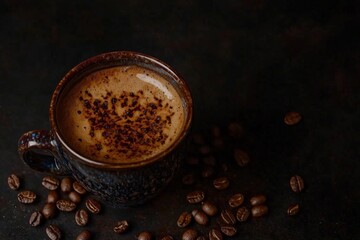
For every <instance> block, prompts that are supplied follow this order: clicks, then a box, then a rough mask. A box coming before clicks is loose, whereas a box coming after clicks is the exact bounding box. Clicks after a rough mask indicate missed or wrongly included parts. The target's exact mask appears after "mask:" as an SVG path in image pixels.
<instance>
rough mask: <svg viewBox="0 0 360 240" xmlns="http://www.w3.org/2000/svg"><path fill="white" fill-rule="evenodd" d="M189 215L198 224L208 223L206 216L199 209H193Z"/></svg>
mask: <svg viewBox="0 0 360 240" xmlns="http://www.w3.org/2000/svg"><path fill="white" fill-rule="evenodd" d="M191 215H192V216H193V218H194V219H195V221H196V222H197V223H198V224H200V225H206V224H208V223H209V218H208V216H207V215H206V214H205V213H204V212H203V211H201V210H197V209H194V210H192V212H191Z"/></svg>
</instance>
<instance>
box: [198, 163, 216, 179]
mask: <svg viewBox="0 0 360 240" xmlns="http://www.w3.org/2000/svg"><path fill="white" fill-rule="evenodd" d="M214 174H215V169H214V167H213V166H210V165H205V166H204V167H203V168H202V170H201V176H202V177H203V178H210V177H212V176H214Z"/></svg>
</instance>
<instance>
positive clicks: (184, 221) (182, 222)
mask: <svg viewBox="0 0 360 240" xmlns="http://www.w3.org/2000/svg"><path fill="white" fill-rule="evenodd" d="M191 219H192V216H191V214H190V213H188V212H183V213H182V214H180V216H179V218H178V220H177V225H178V226H179V227H182V228H183V227H186V226H188V225H189V224H190V223H191Z"/></svg>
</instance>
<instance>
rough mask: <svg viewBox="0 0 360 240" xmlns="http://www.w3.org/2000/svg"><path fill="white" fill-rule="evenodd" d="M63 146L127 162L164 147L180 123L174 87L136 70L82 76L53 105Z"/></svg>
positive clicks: (125, 68)
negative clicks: (64, 143) (56, 103)
mask: <svg viewBox="0 0 360 240" xmlns="http://www.w3.org/2000/svg"><path fill="white" fill-rule="evenodd" d="M57 119H58V126H59V129H60V132H61V134H62V135H63V138H64V139H65V142H66V143H67V144H68V145H69V146H70V147H71V148H72V149H74V150H75V151H76V152H78V153H79V154H81V155H83V156H85V157H87V158H90V159H92V160H97V161H100V162H118V163H129V162H138V161H142V160H144V159H148V158H150V157H152V156H154V155H157V154H159V153H160V152H162V151H164V150H165V149H166V148H168V147H169V146H170V145H171V144H172V143H173V142H174V140H176V139H177V137H178V136H179V133H180V132H181V130H182V128H183V124H184V110H183V107H182V102H181V99H180V97H179V95H178V93H177V92H176V90H175V89H174V87H173V86H172V85H171V84H170V83H169V82H167V81H166V80H165V79H164V78H163V77H162V76H160V75H159V74H157V73H155V72H153V71H151V70H149V69H146V68H142V67H138V66H119V67H113V68H107V69H102V70H99V71H96V72H93V73H91V74H89V75H87V76H85V77H84V78H83V79H82V80H81V81H79V82H78V83H77V84H76V85H75V86H73V87H72V88H71V89H70V90H69V91H68V92H66V93H63V95H62V96H61V99H60V101H59V104H58V106H57Z"/></svg>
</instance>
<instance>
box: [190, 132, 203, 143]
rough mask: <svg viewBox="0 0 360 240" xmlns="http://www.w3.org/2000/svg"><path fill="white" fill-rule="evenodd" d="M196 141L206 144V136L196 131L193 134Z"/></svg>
mask: <svg viewBox="0 0 360 240" xmlns="http://www.w3.org/2000/svg"><path fill="white" fill-rule="evenodd" d="M191 138H192V140H193V142H194V143H196V144H198V145H203V144H205V141H204V137H203V136H202V135H201V134H200V133H195V134H193V135H192V136H191Z"/></svg>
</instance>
